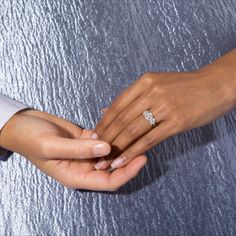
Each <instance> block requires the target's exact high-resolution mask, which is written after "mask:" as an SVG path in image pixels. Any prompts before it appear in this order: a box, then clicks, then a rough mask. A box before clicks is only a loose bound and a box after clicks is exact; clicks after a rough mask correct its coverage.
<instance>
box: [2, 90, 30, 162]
mask: <svg viewBox="0 0 236 236" xmlns="http://www.w3.org/2000/svg"><path fill="white" fill-rule="evenodd" d="M26 108H28V106H26V105H24V104H23V103H20V102H18V101H15V100H13V99H10V98H8V97H6V96H4V95H1V94H0V130H1V129H2V128H3V126H4V125H5V124H6V123H7V121H8V120H9V119H10V118H11V117H12V116H13V115H14V114H15V113H17V112H18V111H20V110H23V109H26ZM11 153H12V152H10V151H8V150H5V149H3V148H1V147H0V160H6V159H7V158H8V157H9V156H10V155H11Z"/></svg>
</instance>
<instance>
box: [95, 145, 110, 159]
mask: <svg viewBox="0 0 236 236" xmlns="http://www.w3.org/2000/svg"><path fill="white" fill-rule="evenodd" d="M108 153H109V148H108V144H104V143H101V144H95V145H94V146H93V154H94V155H95V156H96V157H102V156H106V155H107V154H108Z"/></svg>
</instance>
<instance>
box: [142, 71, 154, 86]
mask: <svg viewBox="0 0 236 236" xmlns="http://www.w3.org/2000/svg"><path fill="white" fill-rule="evenodd" d="M141 81H142V82H143V83H145V84H146V85H151V84H152V83H153V73H151V72H146V73H144V74H143V75H142V76H141Z"/></svg>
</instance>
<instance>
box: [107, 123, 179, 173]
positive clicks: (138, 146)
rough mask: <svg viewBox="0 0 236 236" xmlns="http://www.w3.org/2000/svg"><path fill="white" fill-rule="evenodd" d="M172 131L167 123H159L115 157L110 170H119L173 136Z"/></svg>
mask: <svg viewBox="0 0 236 236" xmlns="http://www.w3.org/2000/svg"><path fill="white" fill-rule="evenodd" d="M174 133H175V131H174V129H171V127H170V125H169V124H168V122H167V121H163V122H161V123H160V124H159V125H158V126H157V127H156V128H154V129H152V130H151V131H150V132H148V133H147V134H146V135H144V136H143V137H142V138H140V139H139V140H138V141H137V142H135V143H134V144H133V145H132V146H131V147H129V148H128V149H127V150H126V151H125V152H124V153H122V154H121V155H120V156H119V157H117V158H116V159H115V160H114V161H113V162H112V164H111V167H112V168H119V167H121V166H124V165H126V164H127V163H129V162H130V161H132V160H133V159H134V158H135V157H136V156H138V155H140V154H141V153H145V152H146V151H148V150H149V149H151V148H152V147H153V146H155V145H156V144H158V143H160V142H161V141H163V140H164V139H166V138H168V137H169V136H171V135H172V134H174Z"/></svg>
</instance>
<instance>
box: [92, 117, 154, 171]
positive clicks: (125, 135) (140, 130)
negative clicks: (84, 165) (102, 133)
mask: <svg viewBox="0 0 236 236" xmlns="http://www.w3.org/2000/svg"><path fill="white" fill-rule="evenodd" d="M151 129H152V126H151V125H150V124H149V123H148V122H147V121H146V120H144V118H143V116H140V117H138V118H137V119H135V120H134V121H133V122H132V123H131V124H129V125H128V127H126V128H125V129H124V130H123V131H122V133H121V134H120V135H119V136H118V137H117V138H116V139H115V140H114V142H113V143H112V145H111V146H112V147H113V148H112V151H111V154H110V155H109V156H107V157H103V158H101V159H100V160H98V162H97V163H96V164H95V166H94V167H95V168H96V169H97V170H98V169H102V170H104V169H106V168H107V167H108V166H110V164H111V163H112V162H113V160H114V158H115V157H117V156H118V155H120V154H121V153H122V152H123V151H124V150H125V148H126V147H127V146H129V145H130V144H132V143H133V142H134V141H135V140H137V139H138V138H139V137H141V136H142V135H144V134H145V133H147V132H148V131H150V130H151ZM111 132H112V131H111ZM114 147H115V150H114Z"/></svg>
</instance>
